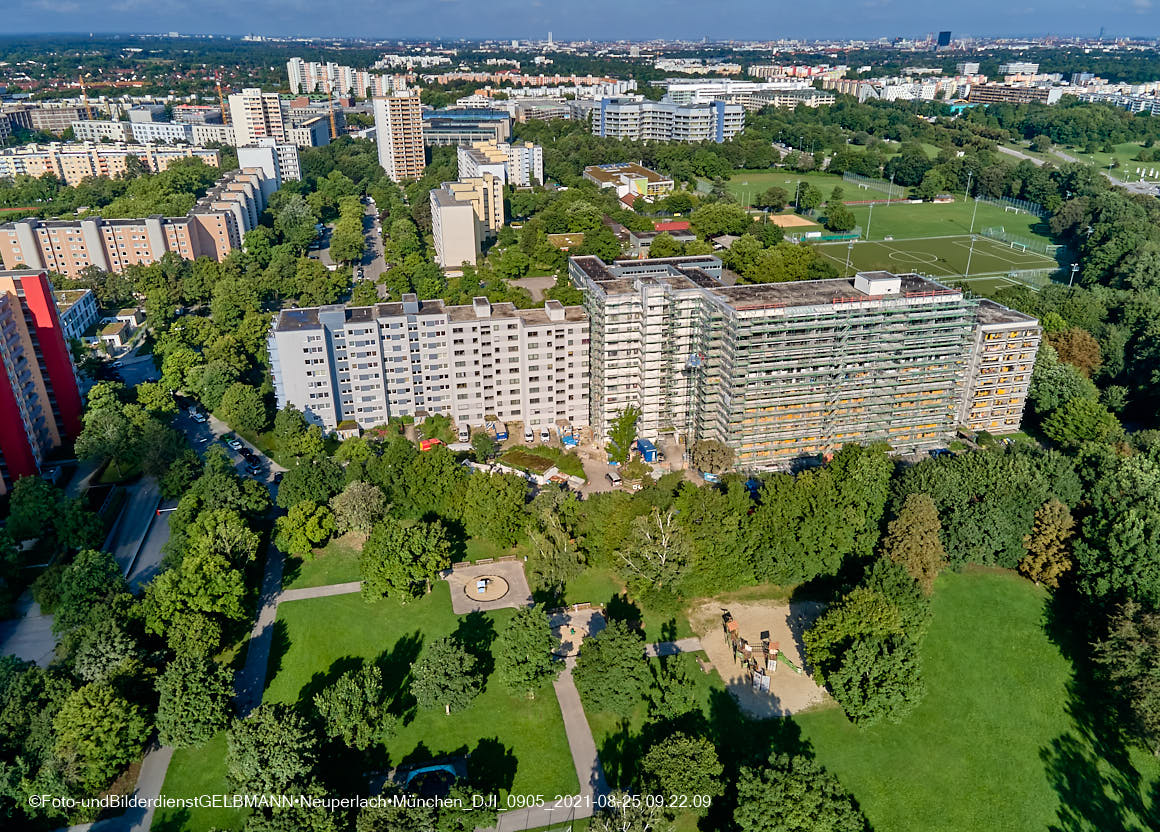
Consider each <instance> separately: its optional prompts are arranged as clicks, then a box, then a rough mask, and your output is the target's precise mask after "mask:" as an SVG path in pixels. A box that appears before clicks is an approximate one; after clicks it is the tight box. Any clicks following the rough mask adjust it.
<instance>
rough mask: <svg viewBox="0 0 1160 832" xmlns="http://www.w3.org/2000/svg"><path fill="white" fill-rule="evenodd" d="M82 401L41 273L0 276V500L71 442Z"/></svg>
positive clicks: (58, 319) (5, 274)
mask: <svg viewBox="0 0 1160 832" xmlns="http://www.w3.org/2000/svg"><path fill="white" fill-rule="evenodd" d="M80 427H81V396H80V391H79V389H78V388H77V379H76V373H75V370H74V369H73V365H72V357H71V356H70V355H69V351H68V343H67V342H66V340H65V336H64V330H63V327H62V325H61V321H60V316H59V314H58V313H57V308H56V301H55V300H54V298H53V292H52V286H51V284H50V283H49V281H48V275H47V274H46V273H45V272H44V271H37V270H29V271H6V272H0V494H4V493H7V491H8V490H9V489H11V488H12V485H13V484H14V483H15V482H16V480H17V479H19V478H20V477H23V476H31V475H34V474H36V473H37V472H38V471H39V470H40V467H41V464H42V463H43V461H44V458H45V456H46V455H47V454H48V453H49V452H50V451H52V450H53V449H54V448H58V447H60V445H61V444H62V443H64V442H66V441H68V440H69V439H71V438H73V437H75V436H76V435H77V433H78V432H79V431H80Z"/></svg>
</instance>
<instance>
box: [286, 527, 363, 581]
mask: <svg viewBox="0 0 1160 832" xmlns="http://www.w3.org/2000/svg"><path fill="white" fill-rule="evenodd" d="M362 542H363V539H362V537H361V536H359V535H355V534H346V535H343V536H342V537H336V538H335V539H333V540H331V541H330V542H329V543H327V544H326V545H325V546H323V547H322V548H321V549H318V550H316V551H315V553H314V558H313V559H311V560H306V559H305V558H300V557H296V556H294V555H287V556H286V565H285V566H284V567H283V569H282V589H284V590H285V589H304V588H306V587H311V586H328V585H329V584H344V583H347V582H348V581H357V580H359V579H360V578H361V577H362V575H361V574H359V569H358V558H359V554H360V553H361V552H362Z"/></svg>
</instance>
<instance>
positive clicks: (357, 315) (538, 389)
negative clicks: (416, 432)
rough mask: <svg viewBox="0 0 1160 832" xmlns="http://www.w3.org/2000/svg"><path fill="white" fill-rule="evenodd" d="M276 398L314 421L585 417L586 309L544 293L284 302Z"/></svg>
mask: <svg viewBox="0 0 1160 832" xmlns="http://www.w3.org/2000/svg"><path fill="white" fill-rule="evenodd" d="M267 346H268V349H269V354H270V363H271V366H272V367H273V373H274V391H275V394H276V396H277V400H278V407H284V406H286V405H287V404H293V405H294V406H295V407H297V408H298V409H299V410H301V411H302V413H303V414H304V415H305V416H306V419H307V420H308V421H310V422H311V423H312V424H317V425H321V426H322V427H323V428H325V429H329V430H333V429H336V428H337V427H338V426H339V425H344V426H345V425H352V423H353V424H357V425H359V426H360V427H363V428H369V427H373V426H375V425H381V424H385V423H386V422H387V421H388V420H389V419H390V418H391V417H395V416H412V417H417V418H423V417H425V416H426V415H429V414H440V415H445V416H449V417H450V418H452V419H453V420H454V421H455V422H456V423H457V424H460V425H463V424H466V425H472V426H482V425H483V424H484V422H485V421H488V420H489V419H492V418H498V419H500V420H502V421H505V422H523V423H524V424H525V425H527V426H530V427H533V428H536V427H547V426H549V425H555V424H558V423H560V422H568V423H570V424H571V425H573V426H574V427H583V426H585V425H587V424H588V319H587V316H586V315H585V313H584V309H583V308H582V307H579V306H567V307H566V306H563V305H562V304H560V303H558V302H556V301H548V302H547V303H545V304H544V306H543V308H541V309H516V308H515V307H514V306H513V305H512V304H510V303H497V304H492V303H490V302H489V301H488V300H487V299H486V298H475V299H474V301H473V302H472V304H471V305H470V306H446V305H445V304H444V303H443V301H440V300H431V301H419V300H418V298H417V297H416V296H415V295H413V294H408V295H404V296H403V299H402V302H401V303H380V304H376V305H375V306H362V307H351V306H343V305H334V306H321V307H315V308H310V309H287V310H283V311H282V312H281V313H280V314H279V315H278V318H277V319H276V320H275V322H274V326H273V327H272V329H271V331H270V334H269V336H268V338H267Z"/></svg>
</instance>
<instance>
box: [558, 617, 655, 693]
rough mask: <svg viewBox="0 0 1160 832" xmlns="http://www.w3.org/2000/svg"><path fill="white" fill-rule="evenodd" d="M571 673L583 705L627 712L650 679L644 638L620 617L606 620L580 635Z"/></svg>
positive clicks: (646, 687) (646, 688)
mask: <svg viewBox="0 0 1160 832" xmlns="http://www.w3.org/2000/svg"><path fill="white" fill-rule="evenodd" d="M572 675H573V678H574V679H575V681H576V688H577V690H579V691H580V695H581V696H582V697H583V698H584V701H585V703H586V705H587V707H589V708H595V709H596V710H602V711H612V712H613V713H616V714H619V715H621V716H627V715H629V714H631V713H632V711H633V709H634V708H635V707H636V705H637V703H638V702H640V700H641V698H642V697H643V696H644V694H645V692H646V691H647V690H648V687H649V683H650V676H649V671H648V665H647V664H646V663H645V660H644V641H643V640H642V639H641V636H640V634H639V633H638V632H636V631H635V630H632V629H630V628H629V626H628V625H627V624H625V623H624V622H623V621H615V620H614V621H610V622H609V623H608V626H607V627H606V628H605V629H603V630H601V631H600V632H599V633H598V634H596V635H595V636H589V637H588V638H586V639H584V643H583V644H582V645H581V646H580V657H579V658H578V659H577V660H576V669H575V670H574V671H573V674H572Z"/></svg>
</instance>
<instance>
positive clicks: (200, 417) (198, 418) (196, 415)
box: [189, 410, 209, 425]
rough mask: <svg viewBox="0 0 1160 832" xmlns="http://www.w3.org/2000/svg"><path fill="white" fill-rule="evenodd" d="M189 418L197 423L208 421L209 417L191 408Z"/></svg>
mask: <svg viewBox="0 0 1160 832" xmlns="http://www.w3.org/2000/svg"><path fill="white" fill-rule="evenodd" d="M189 418H190V419H193V421H195V422H197V423H198V424H199V425H201V424H204V423H206V422H208V421H209V417H207V416H206V415H205V414H204V413H202V412H201V411H200V410H191V411H190V413H189Z"/></svg>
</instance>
